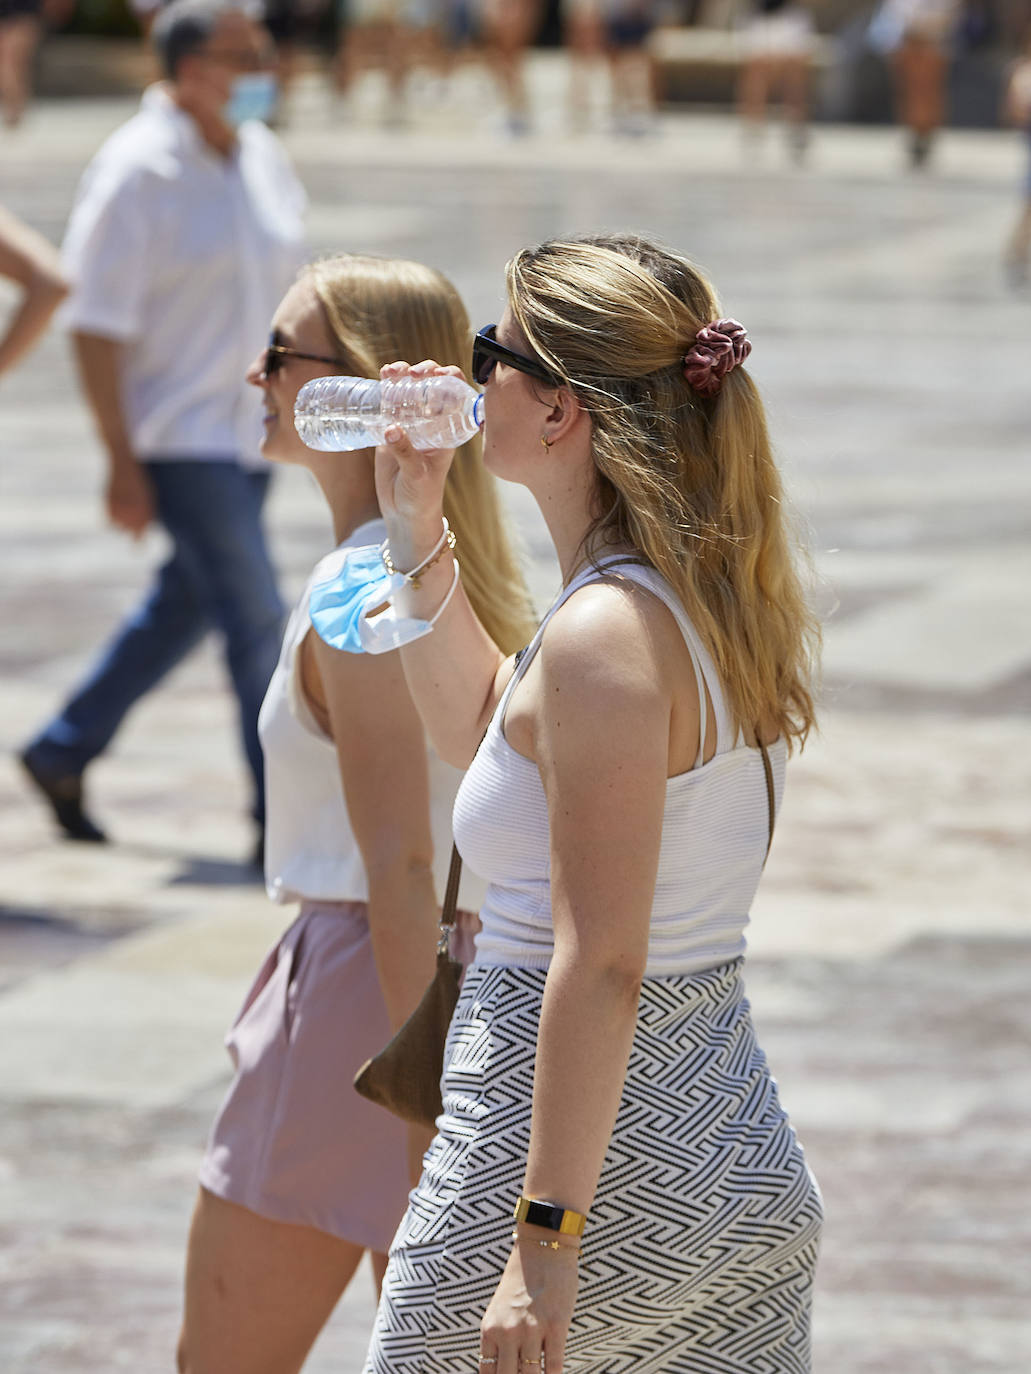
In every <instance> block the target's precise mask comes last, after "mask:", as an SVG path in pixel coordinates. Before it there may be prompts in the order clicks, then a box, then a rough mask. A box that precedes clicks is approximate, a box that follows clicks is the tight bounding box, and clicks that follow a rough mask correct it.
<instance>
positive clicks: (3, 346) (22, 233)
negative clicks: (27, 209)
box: [0, 205, 68, 376]
mask: <svg viewBox="0 0 1031 1374" xmlns="http://www.w3.org/2000/svg"><path fill="white" fill-rule="evenodd" d="M0 277H4V278H6V279H7V280H8V281H12V282H14V283H15V284H16V285H17V286H19V287H21V290H22V298H21V302H20V304H19V305H17V306H16V307H15V310H14V313H13V315H12V316H11V318H10V320H9V321H8V323H7V326H6V328H5V329H3V330H2V331H0V376H3V374H4V373H5V372H6V371H7V370H8V369H9V368H11V367H13V366H14V364H15V363H16V362H17V361H18V359H19V358H22V357H24V355H25V354H26V353H27V352H28V351H29V349H30V348H31V347H32V345H33V344H34V343H35V342H36V340H37V339H38V338H39V337H40V335H41V334H42V333H43V331H44V329H46V327H47V325H48V324H49V322H50V317H51V316H52V315H53V313H54V311H55V310H56V309H57V307H58V306H59V305H60V303H61V301H62V299H63V298H64V296H65V294H66V293H67V291H68V287H67V286H66V285H65V281H64V278H63V277H62V275H61V262H60V259H59V258H58V255H57V250H56V248H54V247H53V245H52V244H50V243H48V242H47V240H46V239H45V238H44V237H43V235H42V234H37V233H36V231H35V229H30V228H29V226H28V225H27V224H22V222H21V221H20V220H18V219H15V217H14V215H12V214H11V213H10V212H9V211H8V210H5V209H4V207H3V206H2V205H0Z"/></svg>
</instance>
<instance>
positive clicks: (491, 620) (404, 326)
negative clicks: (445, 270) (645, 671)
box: [301, 253, 536, 653]
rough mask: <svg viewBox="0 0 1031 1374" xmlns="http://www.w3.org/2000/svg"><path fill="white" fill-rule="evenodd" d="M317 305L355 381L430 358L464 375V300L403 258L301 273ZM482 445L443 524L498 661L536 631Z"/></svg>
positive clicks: (458, 458)
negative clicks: (386, 366)
mask: <svg viewBox="0 0 1031 1374" xmlns="http://www.w3.org/2000/svg"><path fill="white" fill-rule="evenodd" d="M301 280H302V281H305V282H307V283H308V284H309V285H310V286H311V287H312V290H313V291H314V292H315V295H316V296H317V297H318V299H319V302H320V304H321V305H322V309H323V311H324V313H325V316H326V320H327V323H328V324H329V328H330V332H331V333H332V334H333V336H334V337H335V339H336V341H337V344H338V345H339V347H340V349H341V354H342V356H343V357H344V358H346V359H347V360H348V361H349V363H350V365H351V366H352V367H353V369H354V372H355V375H356V376H359V377H378V376H379V370H380V368H381V367H382V366H383V365H384V364H385V363H391V362H396V361H397V360H398V359H400V358H404V359H405V360H407V361H408V362H413V363H416V362H421V361H422V360H423V359H424V358H435V359H436V360H437V362H439V363H443V364H452V363H455V364H458V365H459V366H460V367H466V366H467V365H468V362H469V356H470V351H471V348H472V330H471V328H470V325H469V317H468V315H467V314H466V311H465V306H464V305H463V304H462V298H461V297H460V296H459V294H458V292H457V291H456V290H455V288H454V286H452V284H451V282H449V281H448V279H447V278H446V277H445V276H443V274H442V273H440V272H437V271H435V270H434V269H433V268H432V267H426V266H424V265H423V264H422V263H420V262H409V261H407V260H405V259H403V258H377V257H372V256H366V255H363V254H358V253H343V254H340V255H339V256H336V257H331V258H323V259H321V260H320V261H318V262H314V263H311V264H310V265H309V266H307V267H306V268H304V269H303V270H302V272H301ZM481 450H482V441H481V439H480V436H479V435H477V436H476V437H475V438H473V439H470V440H469V442H468V443H466V444H463V445H462V447H461V448H460V449H459V450H458V452H457V453H456V454H455V460H454V462H453V463H452V465H451V471H450V472H449V473H448V479H447V486H446V488H445V491H444V514H445V515H446V516H447V520H448V524H449V525H450V526H451V528H452V529H453V530H454V532H455V537H456V539H457V541H458V542H457V552H458V556H459V560H460V562H461V566H462V585H463V587H464V588H465V591H466V595H467V596H468V597H469V601H470V603H471V604H472V608H473V610H474V611H475V612H476V615H477V617H478V618H479V620H480V623H481V624H482V625H483V627H484V629H485V630H486V631H487V633H488V634H489V635H490V636H491V638H492V639H493V640H494V642H495V643H496V644H497V645H499V647H500V648H501V649H502V650H503V652H505V653H514V652H515V650H516V649H519V648H521V647H522V646H523V645H524V644H526V642H527V640H528V639H529V638H530V637H531V635H532V634H533V629H534V625H535V623H536V620H535V617H534V614H533V607H532V604H531V602H530V596H529V593H528V591H527V589H526V583H525V581H524V579H523V574H522V571H521V569H520V566H519V561H518V559H517V557H516V553H515V549H514V546H513V540H512V537H511V534H510V532H509V529H508V526H507V523H506V521H505V519H504V517H503V515H502V512H501V504H500V502H499V500H498V493H497V488H496V486H495V484H494V479H493V478H492V477H491V475H490V473H488V472H487V471H486V469H485V468H484V466H483V462H482V457H481Z"/></svg>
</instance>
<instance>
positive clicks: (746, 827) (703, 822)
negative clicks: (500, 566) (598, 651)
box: [454, 560, 787, 977]
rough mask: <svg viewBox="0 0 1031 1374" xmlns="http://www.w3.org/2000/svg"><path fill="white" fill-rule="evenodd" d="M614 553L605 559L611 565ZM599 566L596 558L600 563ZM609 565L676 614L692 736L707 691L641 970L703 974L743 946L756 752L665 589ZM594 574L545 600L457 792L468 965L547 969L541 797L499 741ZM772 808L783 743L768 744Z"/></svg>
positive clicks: (752, 872) (757, 820)
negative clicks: (520, 688)
mask: <svg viewBox="0 0 1031 1374" xmlns="http://www.w3.org/2000/svg"><path fill="white" fill-rule="evenodd" d="M616 561H618V560H610V563H614V562H616ZM603 567H604V565H603ZM612 572H613V573H618V575H619V576H621V577H625V578H627V579H628V580H630V581H632V582H636V583H638V584H639V585H640V586H642V587H646V588H647V589H648V590H649V591H650V592H652V593H654V595H655V596H657V597H658V598H659V599H660V600H661V601H663V602H664V603H665V604H666V605H667V606H668V607H669V609H670V611H671V612H672V613H673V615H674V616H675V617H676V620H677V624H678V625H679V626H680V629H681V631H682V633H683V636H684V639H685V640H686V642H687V646H688V649H689V651H690V654H691V659H692V662H693V664H694V669H695V677H696V680H697V681H698V684H699V693H698V696H699V700H700V702H701V730H700V738H701V740H703V741H704V739H705V732H706V710H707V708H706V701H705V692H704V690H702V683H703V682H704V683H705V685H706V686H707V687H708V689H709V696H710V697H711V699H712V706H713V711H714V713H715V719H716V752H715V754H714V755H713V757H712V758H711V759H710V760H709V762H708V763H702V762H701V747H700V748H699V757H698V759H697V760H696V763H695V767H694V768H693V769H691V770H690V771H689V772H687V773H680V774H678V775H677V776H676V777H672V778H670V779H669V780H668V781H667V784H666V808H665V813H664V816H663V826H662V843H661V846H660V851H659V867H658V875H657V878H656V883H655V896H654V900H653V902H652V912H651V930H650V935H649V941H648V964H647V968H646V975H647V976H649V977H658V976H662V975H671V974H684V973H700V972H703V971H704V970H706V969H710V968H715V967H717V966H718V965H720V964H723V963H726V962H727V961H728V960H731V959H737V958H739V957H740V956H741V955H742V954H743V953H744V949H745V935H744V932H745V927H746V925H747V924H748V912H749V909H750V907H751V904H752V899H753V898H754V896H755V891H756V888H757V887H758V885H759V878H760V875H761V873H762V867H763V861H764V859H765V856H766V848H767V840H768V832H769V805H768V801H767V793H766V782H765V774H764V770H763V763H762V755H761V754H760V752H759V750H758V749H755V748H752V747H750V746H747V745H745V744H744V743H743V742H742V741H741V739H740V737H739V736H738V737H735V736H734V735H733V732H732V730H731V725H730V716H729V713H728V711H727V707H726V703H725V699H724V695H723V691H722V688H721V686H720V682H719V679H718V677H717V675H716V670H715V667H714V665H713V662H712V659H711V657H710V655H709V653H708V652H707V650H706V649H705V646H704V645H703V643H702V641H701V638H700V636H699V635H698V633H697V631H696V630H695V628H694V626H693V625H692V624H691V621H690V620H689V618H688V616H687V613H686V612H685V610H684V608H683V606H682V605H681V603H680V600H679V598H678V597H677V595H676V593H675V592H674V590H673V588H672V587H671V586H670V585H669V583H668V582H667V581H666V580H665V578H664V577H662V575H661V574H660V573H659V572H657V571H656V570H655V569H654V568H651V567H646V566H643V565H640V564H633V563H623V562H620V564H619V566H618V568H616V567H613V568H612ZM597 576H598V572H597V571H596V570H595V569H594V568H588V569H586V570H585V571H584V572H583V573H582V574H581V575H580V576H578V577H576V578H575V579H574V580H573V581H572V582H571V583H570V585H569V586H568V587H567V588H565V590H564V591H563V592H562V594H561V595H560V596H559V598H558V599H557V600H556V601H555V603H554V604H553V605H552V607H551V608H550V610H549V611H548V613H547V615H546V616H545V617H544V619H543V620H542V621H541V624H540V626H539V628H538V630H537V633H536V634H535V635H534V638H533V639H532V640H531V642H530V644H529V646H528V647H527V649H526V652H525V653H524V654H523V656H522V658H521V659H520V660H519V663H518V665H517V666H516V669H515V672H514V673H513V675H512V679H511V681H510V682H509V684H508V686H507V687H506V688H505V691H504V693H503V695H502V697H501V700H500V701H499V703H498V707H497V710H496V711H495V713H494V716H493V719H492V720H491V723H490V725H489V726H488V728H487V733H486V735H485V736H484V739H483V743H482V744H481V745H480V748H479V750H478V752H477V754H476V757H475V759H474V760H473V762H472V764H471V765H470V767H469V770H468V772H467V773H466V775H465V778H464V779H463V781H462V785H461V787H460V788H459V790H458V796H457V798H456V799H455V813H454V829H455V839H456V841H457V843H458V847H459V850H460V851H461V853H462V857H463V859H464V860H465V863H466V864H467V866H468V867H470V868H472V869H473V871H474V872H476V873H478V874H479V875H480V876H481V877H482V878H485V879H486V880H487V884H488V886H487V893H486V896H485V898H484V902H483V906H482V907H481V909H480V920H481V922H482V930H481V931H480V934H479V935H478V936H477V940H476V962H477V963H480V964H493V965H503V966H506V967H521V968H535V969H546V968H547V967H548V964H549V963H550V961H551V956H552V953H553V950H554V933H553V929H552V919H551V877H550V842H549V833H548V805H547V799H546V797H545V794H544V787H543V785H542V783H541V779H540V774H539V773H538V771H537V765H536V764H535V763H533V762H532V761H531V760H530V759H527V758H525V757H524V756H523V755H522V754H518V753H516V751H515V750H514V749H513V748H512V746H511V745H510V744H509V743H508V741H507V740H506V739H505V734H504V722H505V710H506V707H507V706H508V702H509V700H510V698H511V696H512V693H513V691H514V690H515V687H516V684H517V683H518V682H519V681H520V680H521V679H522V676H523V674H524V673H525V672H526V669H527V667H528V666H529V664H530V662H531V661H532V659H533V656H534V654H536V652H537V650H538V649H539V647H540V643H541V638H542V635H543V633H544V629H545V626H546V625H547V624H548V621H549V620H550V619H551V617H552V616H553V615H554V614H555V612H556V611H557V610H558V608H559V607H560V606H561V605H562V604H563V603H564V602H565V601H567V600H568V599H569V597H570V596H572V595H573V594H574V593H575V592H576V591H578V590H579V589H580V588H581V587H583V586H585V585H586V584H587V583H588V582H590V581H593V580H594V579H596V578H597ZM768 752H769V755H770V762H771V763H772V765H773V775H774V783H775V787H774V793H775V798H776V801H777V804H778V806H779V804H780V799H781V796H782V794H783V788H784V769H785V763H786V758H787V749H786V746H785V743H784V741H783V740H782V739H779V740H777V741H776V742H775V743H774V744H772V745H771V746H770V747H769V751H768Z"/></svg>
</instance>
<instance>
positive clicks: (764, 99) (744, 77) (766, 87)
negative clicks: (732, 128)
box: [737, 56, 773, 140]
mask: <svg viewBox="0 0 1031 1374" xmlns="http://www.w3.org/2000/svg"><path fill="white" fill-rule="evenodd" d="M772 69H773V64H772V62H771V61H770V59H769V58H767V57H754V56H753V57H749V58H748V59H747V60H746V61H745V62H744V63H743V64H742V66H741V74H740V76H739V78H738V84H737V108H738V113H739V115H740V116H741V127H742V131H743V133H744V134H745V137H746V138H747V139H749V140H754V139H755V138H756V137H757V136H758V135H759V134H760V133H761V132H762V128H763V125H764V124H765V122H766V109H767V106H768V105H769V100H770V84H771V80H772Z"/></svg>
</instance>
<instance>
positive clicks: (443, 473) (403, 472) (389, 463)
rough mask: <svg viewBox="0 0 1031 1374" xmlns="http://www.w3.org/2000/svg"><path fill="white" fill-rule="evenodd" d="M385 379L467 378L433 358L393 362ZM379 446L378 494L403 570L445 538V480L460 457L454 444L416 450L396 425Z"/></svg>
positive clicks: (393, 554) (392, 549) (396, 559)
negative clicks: (441, 534) (443, 528)
mask: <svg viewBox="0 0 1031 1374" xmlns="http://www.w3.org/2000/svg"><path fill="white" fill-rule="evenodd" d="M380 376H381V377H382V378H383V380H384V381H398V380H399V379H400V378H402V377H406V376H415V377H458V378H461V377H462V370H461V368H458V367H441V366H440V365H439V364H438V363H435V362H433V361H432V360H429V359H428V360H427V361H426V362H421V363H416V364H415V366H414V367H412V366H409V364H408V363H390V364H388V365H387V366H386V367H384V368H381V369H380ZM383 437H384V442H383V443H382V444H381V445H380V446H379V447H378V448H377V449H376V495H377V496H378V498H379V506H380V511H381V512H382V514H383V519H384V521H385V522H386V526H387V537H388V539H389V542H390V552H391V557H392V558H393V560H394V563H395V565H396V566H397V567H398V568H401V569H402V570H403V569H407V568H414V567H417V566H418V564H419V563H421V562H422V560H423V559H424V558H425V557H426V555H427V554H428V553H429V551H430V550H431V549H432V548H433V547H434V546H435V545H436V543H437V541H438V540H439V539H440V531H441V522H442V519H443V509H444V484H445V482H446V480H447V474H448V470H449V468H450V467H451V462H452V459H453V458H454V456H455V450H454V449H453V448H444V449H416V448H414V447H413V446H412V443H411V440H410V439H409V438H408V436H407V435H406V434H405V432H404V430H403V429H402V428H401V426H400V425H392V426H391V427H390V428H388V429H387V431H386V433H385V434H384V436H383Z"/></svg>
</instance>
